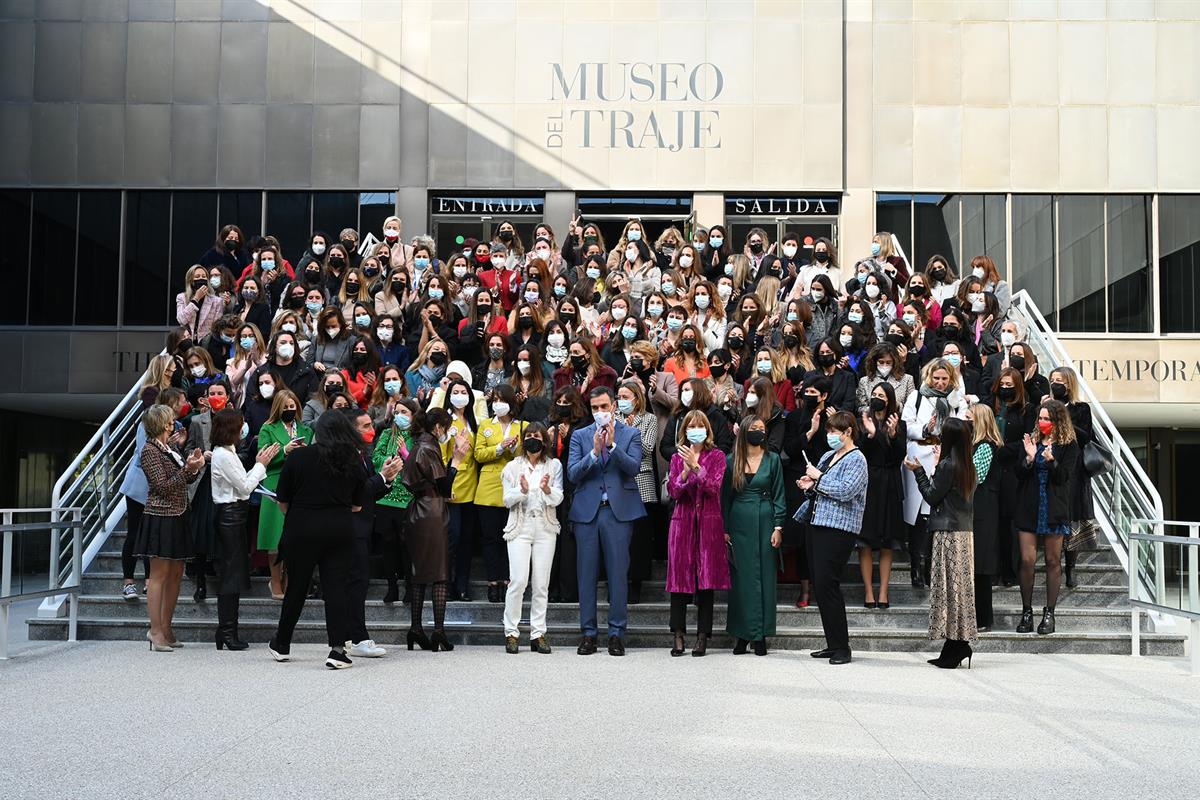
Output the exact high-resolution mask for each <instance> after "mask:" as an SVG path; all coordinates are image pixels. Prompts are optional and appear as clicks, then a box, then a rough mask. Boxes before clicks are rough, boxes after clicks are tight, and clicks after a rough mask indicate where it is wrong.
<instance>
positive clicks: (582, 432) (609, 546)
mask: <svg viewBox="0 0 1200 800" xmlns="http://www.w3.org/2000/svg"><path fill="white" fill-rule="evenodd" d="M588 400H589V402H590V404H591V407H592V417H593V418H594V419H595V423H594V424H592V425H589V426H588V427H586V428H580V429H579V430H577V431H575V433H574V434H573V435H572V436H571V451H570V455H569V457H568V459H567V475H568V477H569V478H570V479H571V483H573V484H575V499H574V501H573V502H572V503H571V512H570V520H571V521H572V522H574V523H575V542H576V545H577V547H578V551H577V555H576V566H577V567H578V571H579V627H580V630H581V631H582V632H583V640H582V641H581V642H580V643H579V649H578V650H576V652H577V653H579V655H581V656H590V655H591V654H592V653H595V652H596V634H597V629H596V580H597V578H598V577H599V576H598V573H599V569H600V553H601V552H603V553H604V567H605V570H606V571H607V572H608V653H609V655H613V656H623V655H625V640H624V637H625V600H626V593H627V592H628V587H629V584H628V577H629V539H630V537H631V536H632V534H633V528H632V527H631V525H630V523H632V522H633V521H634V520H635V519H639V518H641V517H644V516H646V507H645V506H644V505H642V496H641V494H640V493H639V492H638V488H637V474H638V470H640V469H641V466H642V438H641V434H639V433H638V430H637V429H636V428H631V427H629V426H628V425H626V424H624V423H623V422H620V421H619V420H616V419H614V416H615V415H614V414H613V409H614V407H615V406H616V397H615V395H614V394H613V390H612V389H610V388H608V387H607V386H600V387H597V388H596V389H593V390H592V393H591V395H590V396H589V398H588Z"/></svg>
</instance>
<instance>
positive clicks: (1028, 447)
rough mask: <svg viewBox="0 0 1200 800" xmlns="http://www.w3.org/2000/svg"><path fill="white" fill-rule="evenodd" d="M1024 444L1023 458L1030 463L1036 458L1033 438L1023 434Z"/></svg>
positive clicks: (1035, 446)
mask: <svg viewBox="0 0 1200 800" xmlns="http://www.w3.org/2000/svg"><path fill="white" fill-rule="evenodd" d="M1024 444H1025V458H1026V459H1028V460H1029V461H1031V462H1032V461H1033V459H1034V457H1035V456H1037V445H1036V444H1034V441H1033V437H1032V436H1030V435H1029V434H1028V433H1027V434H1025V440H1024Z"/></svg>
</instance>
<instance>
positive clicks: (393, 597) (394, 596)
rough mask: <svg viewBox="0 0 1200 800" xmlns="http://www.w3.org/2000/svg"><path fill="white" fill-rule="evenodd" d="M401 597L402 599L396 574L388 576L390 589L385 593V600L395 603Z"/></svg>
mask: <svg viewBox="0 0 1200 800" xmlns="http://www.w3.org/2000/svg"><path fill="white" fill-rule="evenodd" d="M399 599H400V584H399V583H397V582H396V578H395V576H389V577H388V590H387V594H385V595H384V596H383V602H385V603H388V604H389V605H390V604H391V603H394V602H396V601H397V600H399Z"/></svg>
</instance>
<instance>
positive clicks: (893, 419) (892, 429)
mask: <svg viewBox="0 0 1200 800" xmlns="http://www.w3.org/2000/svg"><path fill="white" fill-rule="evenodd" d="M899 424H900V417H899V416H897V415H896V414H889V415H888V418H887V426H888V436H895V435H896V426H897V425H899Z"/></svg>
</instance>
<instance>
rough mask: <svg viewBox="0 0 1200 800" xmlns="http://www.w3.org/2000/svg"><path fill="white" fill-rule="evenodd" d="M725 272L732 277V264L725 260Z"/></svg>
mask: <svg viewBox="0 0 1200 800" xmlns="http://www.w3.org/2000/svg"><path fill="white" fill-rule="evenodd" d="M725 274H726V275H727V276H728V277H730V278H732V277H733V264H730V263H728V262H726V264H725Z"/></svg>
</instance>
